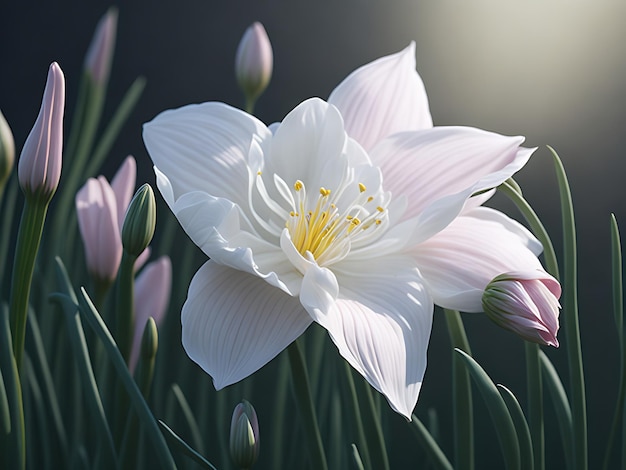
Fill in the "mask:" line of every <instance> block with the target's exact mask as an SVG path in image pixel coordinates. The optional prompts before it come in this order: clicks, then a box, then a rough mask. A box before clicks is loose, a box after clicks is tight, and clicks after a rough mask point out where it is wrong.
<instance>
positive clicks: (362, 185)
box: [359, 183, 367, 193]
mask: <svg viewBox="0 0 626 470" xmlns="http://www.w3.org/2000/svg"><path fill="white" fill-rule="evenodd" d="M366 190H367V188H366V187H365V185H364V184H363V183H359V191H361V192H362V193H364V192H365V191H366Z"/></svg>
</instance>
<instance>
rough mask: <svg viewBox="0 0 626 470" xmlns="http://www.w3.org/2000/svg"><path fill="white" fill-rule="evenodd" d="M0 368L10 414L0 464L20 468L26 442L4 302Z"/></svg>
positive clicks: (0, 316) (0, 306)
mask: <svg viewBox="0 0 626 470" xmlns="http://www.w3.org/2000/svg"><path fill="white" fill-rule="evenodd" d="M0 370H1V371H2V379H3V384H4V388H5V391H6V397H7V403H8V406H9V410H10V413H11V427H10V434H4V435H3V436H2V440H3V444H2V445H1V446H0V447H2V448H4V449H7V450H8V452H6V453H3V454H2V463H3V465H2V467H3V468H11V469H13V468H15V469H23V468H25V466H26V441H25V435H24V405H23V403H22V385H21V384H20V376H19V373H18V371H17V363H16V361H15V356H13V344H12V339H11V327H10V326H9V309H8V308H7V306H6V304H4V303H3V304H0Z"/></svg>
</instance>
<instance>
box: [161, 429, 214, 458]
mask: <svg viewBox="0 0 626 470" xmlns="http://www.w3.org/2000/svg"><path fill="white" fill-rule="evenodd" d="M159 424H160V425H161V428H163V430H164V431H165V437H167V440H168V441H170V442H171V443H172V444H174V445H175V446H176V447H177V448H178V450H180V451H181V452H182V453H183V454H185V455H186V456H188V457H189V458H191V459H192V460H193V461H194V462H196V463H198V464H199V465H200V466H201V467H202V468H208V469H211V470H217V469H216V468H215V466H214V465H213V464H212V463H211V462H209V461H208V460H207V459H205V458H204V457H203V456H202V455H200V454H199V453H198V452H197V451H195V450H194V449H193V448H191V447H190V446H189V444H187V443H186V442H185V441H183V440H182V439H181V438H180V437H179V436H178V434H176V433H175V432H174V431H172V429H171V428H170V427H169V426H168V425H167V424H165V423H164V422H163V421H161V420H159Z"/></svg>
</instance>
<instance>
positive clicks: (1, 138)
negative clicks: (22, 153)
mask: <svg viewBox="0 0 626 470" xmlns="http://www.w3.org/2000/svg"><path fill="white" fill-rule="evenodd" d="M14 161H15V142H14V140H13V133H12V132H11V128H10V127H9V123H8V122H7V121H6V119H4V116H3V115H2V112H0V193H2V188H4V183H6V180H7V179H9V175H10V174H11V170H12V169H13V163H14Z"/></svg>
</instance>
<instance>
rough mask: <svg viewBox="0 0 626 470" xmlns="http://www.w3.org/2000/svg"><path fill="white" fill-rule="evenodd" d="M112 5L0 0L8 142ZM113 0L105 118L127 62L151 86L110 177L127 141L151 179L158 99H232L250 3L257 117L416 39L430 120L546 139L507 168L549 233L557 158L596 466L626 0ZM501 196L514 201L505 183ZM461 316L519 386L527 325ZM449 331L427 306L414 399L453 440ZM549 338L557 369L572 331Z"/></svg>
mask: <svg viewBox="0 0 626 470" xmlns="http://www.w3.org/2000/svg"><path fill="white" fill-rule="evenodd" d="M110 5H111V3H109V2H105V1H90V2H83V1H78V0H67V1H63V2H61V1H46V2H43V1H40V2H32V1H24V2H17V1H13V2H3V4H2V6H1V7H0V109H1V110H2V112H3V113H4V115H5V118H6V119H7V121H8V122H9V124H10V126H11V127H12V130H13V133H14V135H15V140H16V147H17V148H18V153H19V149H20V148H21V145H22V144H23V142H24V140H25V138H26V136H27V134H28V132H29V130H30V128H31V126H32V124H33V122H34V120H35V117H36V115H37V112H38V109H39V104H40V100H41V95H42V92H43V87H44V83H45V77H46V71H47V67H48V65H49V63H50V62H51V61H53V60H56V61H57V62H59V64H60V65H61V67H62V69H63V70H64V72H65V76H66V81H67V111H66V113H67V116H68V118H71V113H72V110H73V106H74V103H75V99H76V93H77V85H78V81H79V78H80V73H81V68H82V61H83V57H84V53H85V51H86V48H87V46H88V44H89V42H90V40H91V36H92V34H93V29H94V27H95V25H96V23H97V21H98V19H99V18H100V16H101V15H102V14H103V13H104V12H105V11H106V9H107V8H108V7H109V6H110ZM118 8H119V24H118V37H117V45H116V56H115V60H114V65H113V72H112V75H111V81H110V86H109V91H110V94H109V101H108V104H107V107H106V108H105V120H106V117H107V116H110V114H111V113H112V112H113V110H114V108H115V105H117V103H118V102H119V100H120V99H121V97H122V95H123V93H124V92H125V91H126V89H127V88H128V86H130V84H131V83H132V81H133V80H134V79H135V77H137V76H139V75H142V76H145V77H146V78H147V87H146V90H145V92H144V95H143V97H142V99H141V101H140V103H139V105H138V107H137V108H136V110H135V112H134V113H133V115H132V116H131V118H130V120H129V123H128V125H126V127H125V128H124V130H123V132H122V134H121V135H120V138H119V140H118V142H117V144H116V145H115V147H114V149H113V152H112V153H111V156H110V158H109V161H108V162H107V166H106V167H105V169H104V170H103V171H104V173H105V174H106V176H107V177H110V176H112V173H113V171H114V170H115V168H117V166H118V164H119V163H120V162H121V161H122V159H123V158H124V157H125V156H126V155H127V154H133V155H135V157H136V158H137V161H138V166H139V172H140V176H139V182H143V181H148V182H150V183H153V182H154V176H153V174H152V171H151V164H150V161H149V159H148V157H147V154H146V151H145V149H144V147H143V144H142V140H141V124H142V123H143V122H146V121H148V120H150V119H152V118H153V117H154V116H155V115H156V114H157V113H159V112H160V111H162V110H164V109H167V108H172V107H178V106H181V105H184V104H188V103H193V102H202V101H207V100H219V101H225V102H228V103H230V104H233V105H237V106H241V105H242V97H241V96H240V94H239V91H238V89H237V87H236V84H235V81H234V72H233V63H234V55H235V50H236V47H237V44H238V41H239V39H240V37H241V35H242V34H243V32H244V30H245V28H246V27H247V26H248V25H249V24H251V23H252V22H253V21H257V20H258V21H261V22H262V23H263V24H264V25H265V28H266V30H267V32H268V35H269V37H270V39H271V41H272V44H273V48H274V58H275V67H274V75H273V79H272V82H271V84H270V87H269V89H268V91H267V92H266V93H265V94H264V95H263V96H262V97H261V99H260V101H259V102H258V105H257V109H256V114H257V115H258V116H259V117H260V118H261V119H263V120H264V121H265V122H267V123H270V122H273V121H276V120H280V119H281V118H282V117H283V116H284V115H285V114H286V113H287V112H288V111H289V110H290V109H292V108H293V107H294V106H295V105H296V104H298V103H299V102H300V101H302V100H304V99H306V98H308V97H310V96H320V97H323V98H325V97H327V96H328V95H329V93H330V91H331V90H332V89H333V87H334V86H335V85H336V84H338V83H339V81H340V80H342V79H343V78H344V77H345V76H346V75H347V74H348V73H349V72H350V71H352V70H353V69H355V68H356V67H357V66H359V65H362V64H364V63H367V62H369V61H371V60H373V59H375V58H378V57H380V56H382V55H386V54H389V53H393V52H396V51H399V50H400V49H402V48H404V47H405V46H406V45H407V44H408V43H409V42H410V41H413V40H414V41H416V44H417V64H418V65H417V68H418V71H419V72H420V74H421V76H422V78H423V80H424V82H425V85H426V90H427V92H428V94H429V98H430V104H431V112H432V115H433V120H434V122H435V125H469V126H475V127H480V128H484V129H488V130H491V131H495V132H499V133H502V134H509V135H518V134H521V135H525V136H526V137H527V145H529V146H539V147H540V149H539V150H538V151H537V152H536V154H535V156H534V157H533V159H531V161H530V163H529V164H528V166H527V168H525V169H524V170H523V171H521V172H520V174H519V175H518V177H517V179H518V181H519V182H520V183H521V185H522V187H523V188H524V190H525V196H526V198H527V199H528V200H529V201H530V202H531V203H532V204H533V206H534V207H535V209H536V211H537V212H538V213H539V215H540V216H541V217H542V219H543V221H544V223H545V225H546V227H547V228H548V230H549V232H550V233H551V234H552V237H553V239H554V240H555V245H556V246H557V249H558V248H559V247H560V245H561V243H560V241H559V240H560V219H559V217H560V213H559V209H558V207H559V206H558V194H557V190H556V182H555V179H554V172H553V169H552V164H551V159H550V156H549V152H548V151H547V149H546V148H545V145H551V146H552V147H554V148H555V149H556V150H557V151H558V153H559V154H560V156H561V158H562V159H563V162H564V164H565V167H566V170H567V171H568V175H569V179H570V183H571V186H572V192H573V199H574V204H575V208H576V216H577V225H578V242H579V248H580V257H579V267H580V270H579V292H580V295H581V299H580V318H581V334H582V341H583V348H584V349H583V354H584V361H585V373H586V383H587V396H588V421H589V436H590V446H591V447H590V460H591V464H592V465H591V466H592V467H594V466H596V464H597V463H599V462H600V461H601V458H602V453H603V449H604V448H603V445H604V443H605V442H606V436H607V434H608V428H609V422H610V419H611V418H612V414H613V409H614V408H613V407H614V401H615V397H616V390H617V378H616V377H617V374H618V367H619V359H618V355H617V336H616V334H615V331H614V326H613V320H612V312H611V302H610V258H609V255H610V252H609V243H610V239H609V214H610V213H611V212H614V213H615V214H616V216H617V219H618V222H622V223H623V221H624V220H626V207H625V203H624V202H625V198H624V196H625V195H626V191H625V189H624V185H623V181H624V177H625V176H626V163H625V160H626V154H625V152H624V145H623V136H624V130H625V129H624V124H625V123H626V54H625V53H624V48H623V47H624V44H626V2H622V1H617V0H616V1H609V0H600V1H594V2H591V1H584V0H578V1H570V2H565V1H553V0H549V1H543V2H541V1H528V2H526V1H525V2H521V1H520V2H515V1H505V2H496V1H482V0H481V1H469V2H459V1H452V0H444V1H439V2H434V1H433V2H426V1H421V0H420V1H418V0H413V1H409V0H393V1H383V0H376V1H374V0H320V1H317V2H305V1H302V0H264V1H263V0H256V1H244V0H234V1H228V2H227V1H214V0H213V1H210V0H182V1H176V2H174V1H164V0H156V1H151V2H148V1H136V0H133V1H126V2H124V3H122V4H119V5H118ZM67 122H69V119H68V120H67ZM496 203H497V204H499V205H500V207H504V208H508V207H509V206H508V204H507V203H506V201H504V198H501V197H497V198H496ZM510 213H511V214H512V215H514V216H516V217H517V214H516V213H515V212H510ZM175 275H176V274H175ZM172 308H173V310H177V309H178V308H179V305H173V307H172ZM465 319H466V326H467V329H468V333H469V336H470V342H471V344H472V347H473V349H474V355H475V357H476V358H477V359H478V361H479V362H480V363H481V364H482V365H483V367H485V369H486V370H487V371H488V372H489V373H490V374H491V375H492V377H493V378H494V380H495V381H497V382H500V383H504V384H505V385H507V386H508V387H509V388H511V389H512V390H513V391H514V392H515V393H516V394H517V395H518V396H519V397H520V398H521V399H522V400H523V399H524V397H525V391H524V380H523V378H524V370H525V369H524V358H523V346H522V343H521V341H519V340H518V339H517V338H515V337H514V336H513V335H511V334H508V333H505V332H502V331H500V330H498V329H497V327H495V326H493V325H491V324H490V323H489V322H488V321H487V320H486V318H484V316H482V315H472V316H469V315H468V316H465ZM561 339H563V338H562V335H561ZM448 349H449V343H448V340H447V333H446V331H445V324H444V322H443V320H442V318H441V316H438V317H437V318H436V321H435V328H434V331H433V336H432V341H431V346H430V351H429V359H430V361H429V369H428V371H427V376H426V381H425V385H424V389H423V393H422V396H421V398H420V401H419V402H418V406H417V408H416V412H417V414H418V415H420V416H425V415H426V411H427V409H428V408H429V407H430V406H435V407H436V408H437V410H438V412H439V414H440V417H441V421H442V423H441V426H442V433H443V439H444V447H446V448H447V450H448V451H449V452H450V447H449V445H450V442H451V423H450V422H449V419H450V412H449V387H450V383H449V364H450V362H449V361H450V358H449V355H450V353H449V351H448ZM548 353H549V355H550V357H551V358H552V359H553V360H554V362H555V363H556V365H557V367H559V369H560V370H561V371H562V375H563V380H564V382H566V381H567V371H566V358H565V348H564V347H562V348H561V350H558V351H557V350H550V351H548ZM476 401H477V402H478V404H477V406H478V408H477V413H476V416H477V423H478V425H479V426H481V429H482V428H484V429H485V433H484V434H483V433H479V435H478V437H477V443H478V445H479V448H478V457H477V459H478V463H479V468H480V463H481V462H483V463H486V462H489V461H490V459H489V457H488V456H487V455H486V454H488V453H493V452H496V451H495V450H494V449H495V447H496V445H495V443H492V442H490V439H493V438H494V437H493V434H490V432H491V431H489V429H490V421H489V418H488V416H487V413H486V410H485V409H484V408H481V406H482V405H481V404H480V403H479V402H480V399H477V400H476ZM547 403H549V400H548V402H547ZM547 408H550V406H549V405H548V406H547ZM550 413H551V412H550V411H548V415H547V417H546V419H547V420H548V422H547V424H546V427H547V430H546V433H547V442H548V453H549V454H551V457H550V459H551V460H550V459H549V463H550V462H552V463H557V462H559V461H560V460H561V458H562V457H561V456H560V449H559V450H556V452H553V450H552V449H551V447H550V446H552V445H556V446H560V444H559V439H558V436H557V434H556V425H555V424H554V423H553V422H551V420H553V419H554V416H552V415H550ZM496 453H497V452H496ZM548 468H550V467H548Z"/></svg>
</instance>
